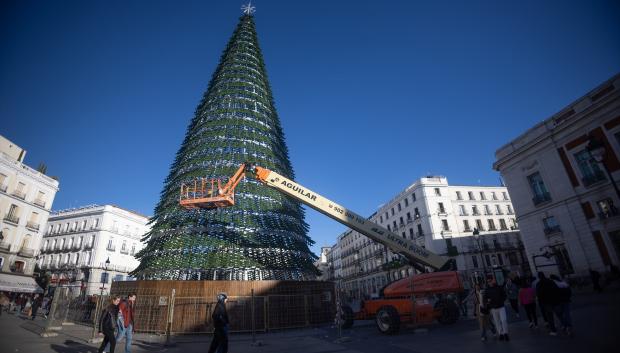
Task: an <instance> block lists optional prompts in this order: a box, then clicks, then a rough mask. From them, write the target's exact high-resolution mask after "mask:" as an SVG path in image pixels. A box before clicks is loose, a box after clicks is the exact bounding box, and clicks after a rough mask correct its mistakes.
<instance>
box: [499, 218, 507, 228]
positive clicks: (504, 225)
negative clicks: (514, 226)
mask: <svg viewBox="0 0 620 353" xmlns="http://www.w3.org/2000/svg"><path fill="white" fill-rule="evenodd" d="M499 228H500V229H501V230H507V229H508V227H507V226H506V220H505V219H503V218H502V219H500V220H499Z"/></svg>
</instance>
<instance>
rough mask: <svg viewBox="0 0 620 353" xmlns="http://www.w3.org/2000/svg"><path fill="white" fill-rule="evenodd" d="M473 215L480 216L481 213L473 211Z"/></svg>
mask: <svg viewBox="0 0 620 353" xmlns="http://www.w3.org/2000/svg"><path fill="white" fill-rule="evenodd" d="M471 214H472V215H474V216H480V211H473V212H472V213H471Z"/></svg>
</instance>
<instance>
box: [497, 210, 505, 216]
mask: <svg viewBox="0 0 620 353" xmlns="http://www.w3.org/2000/svg"><path fill="white" fill-rule="evenodd" d="M495 214H496V215H498V216H501V215H503V214H504V212H502V211H495Z"/></svg>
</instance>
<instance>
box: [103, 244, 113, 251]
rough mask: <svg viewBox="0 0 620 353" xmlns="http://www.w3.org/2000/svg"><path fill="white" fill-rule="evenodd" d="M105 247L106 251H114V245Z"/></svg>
mask: <svg viewBox="0 0 620 353" xmlns="http://www.w3.org/2000/svg"><path fill="white" fill-rule="evenodd" d="M105 249H106V250H107V251H116V246H114V245H108V246H107V247H106V248H105Z"/></svg>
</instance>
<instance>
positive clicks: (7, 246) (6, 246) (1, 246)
mask: <svg viewBox="0 0 620 353" xmlns="http://www.w3.org/2000/svg"><path fill="white" fill-rule="evenodd" d="M0 250H2V251H11V243H9V242H6V241H3V242H0Z"/></svg>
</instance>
